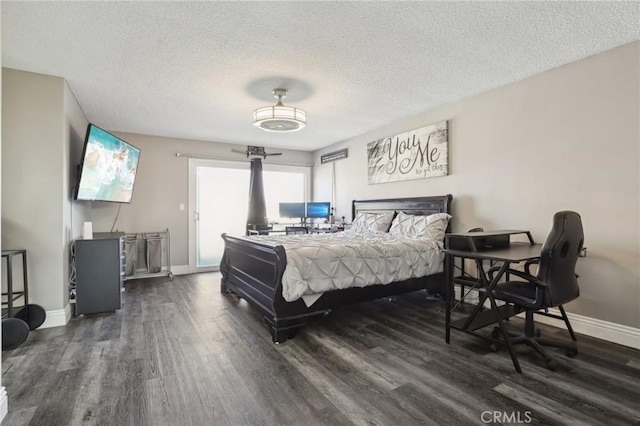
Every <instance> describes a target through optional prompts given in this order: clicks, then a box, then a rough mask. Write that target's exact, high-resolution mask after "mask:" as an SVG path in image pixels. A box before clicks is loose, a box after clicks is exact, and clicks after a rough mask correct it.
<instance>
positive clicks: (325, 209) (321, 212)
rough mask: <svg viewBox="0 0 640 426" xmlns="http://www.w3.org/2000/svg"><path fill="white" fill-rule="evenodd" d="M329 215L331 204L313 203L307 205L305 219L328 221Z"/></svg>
mask: <svg viewBox="0 0 640 426" xmlns="http://www.w3.org/2000/svg"><path fill="white" fill-rule="evenodd" d="M330 215H331V203H329V202H313V203H307V217H308V218H312V219H329V216H330Z"/></svg>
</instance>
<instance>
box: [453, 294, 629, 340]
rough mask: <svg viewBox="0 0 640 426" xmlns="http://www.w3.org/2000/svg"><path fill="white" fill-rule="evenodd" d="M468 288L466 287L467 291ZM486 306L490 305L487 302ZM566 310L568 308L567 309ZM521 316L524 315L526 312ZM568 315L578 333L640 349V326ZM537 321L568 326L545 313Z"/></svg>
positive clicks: (474, 297) (474, 298) (472, 296)
mask: <svg viewBox="0 0 640 426" xmlns="http://www.w3.org/2000/svg"><path fill="white" fill-rule="evenodd" d="M467 290H468V288H466V289H465V292H466V291H467ZM454 294H455V296H454V297H455V298H456V299H459V298H460V286H458V285H456V286H454ZM478 296H479V294H478V291H477V290H476V289H473V290H471V291H470V292H469V294H468V295H467V299H466V300H468V301H469V302H470V303H475V302H477V301H478ZM485 306H486V307H487V308H488V307H489V305H488V304H487V303H486V302H485ZM565 311H566V309H565ZM549 313H551V314H554V315H560V311H559V310H558V309H555V308H554V309H549ZM519 316H521V317H524V314H520V315H519ZM567 317H568V318H569V322H570V323H571V327H572V328H573V331H575V332H576V333H580V334H584V335H587V336H590V337H596V338H598V339H602V340H606V341H608V342H612V343H617V344H619V345H623V346H629V347H630V348H634V349H640V328H634V327H629V326H626V325H622V324H616V323H614V322H609V321H604V320H600V319H597V318H591V317H587V316H584V315H579V314H572V313H570V312H567ZM535 320H536V322H539V323H541V324H547V325H550V326H553V327H558V328H563V329H564V328H566V327H565V324H564V321H562V320H559V319H555V318H550V317H545V316H543V315H536V316H535Z"/></svg>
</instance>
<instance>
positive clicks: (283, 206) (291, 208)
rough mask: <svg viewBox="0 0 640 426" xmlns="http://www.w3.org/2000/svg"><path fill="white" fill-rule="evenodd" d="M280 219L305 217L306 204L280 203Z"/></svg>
mask: <svg viewBox="0 0 640 426" xmlns="http://www.w3.org/2000/svg"><path fill="white" fill-rule="evenodd" d="M279 214H280V217H287V218H298V217H300V218H302V217H304V203H280V213H279Z"/></svg>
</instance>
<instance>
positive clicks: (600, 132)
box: [313, 42, 640, 328]
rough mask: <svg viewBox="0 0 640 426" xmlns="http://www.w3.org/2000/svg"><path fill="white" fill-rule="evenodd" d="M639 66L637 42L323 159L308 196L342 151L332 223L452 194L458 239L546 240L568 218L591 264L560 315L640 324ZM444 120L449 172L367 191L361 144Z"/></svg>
mask: <svg viewBox="0 0 640 426" xmlns="http://www.w3.org/2000/svg"><path fill="white" fill-rule="evenodd" d="M639 64H640V42H634V43H631V44H628V45H625V46H622V47H619V48H617V49H613V50H611V51H608V52H604V53H602V54H599V55H596V56H592V57H589V58H586V59H583V60H580V61H577V62H574V63H571V64H568V65H565V66H562V67H559V68H556V69H554V70H551V71H548V72H545V73H542V74H539V75H537V76H534V77H532V78H529V79H526V80H523V81H521V82H518V83H515V84H511V85H509V86H506V87H503V88H500V89H496V90H493V91H490V92H487V93H484V94H481V95H478V96H475V97H473V98H469V99H466V100H463V101H460V102H457V103H454V104H451V105H447V106H443V107H441V108H437V109H434V110H431V111H428V112H425V113H423V114H419V115H417V116H414V117H410V118H407V119H406V120H403V121H401V122H398V123H394V124H392V125H388V126H386V127H383V128H380V129H378V130H376V131H373V132H370V133H367V134H365V135H362V136H359V137H356V138H353V139H351V140H348V141H345V142H343V143H339V144H336V145H333V146H331V147H328V148H326V149H323V150H321V151H318V152H316V160H315V161H316V167H315V168H314V179H313V181H314V198H316V199H320V198H328V197H329V196H330V194H331V166H330V165H329V164H325V165H320V164H319V157H320V155H321V154H324V153H327V152H331V151H334V150H336V149H341V148H344V147H347V148H348V149H349V158H348V159H346V160H340V161H337V162H336V163H335V166H336V182H337V185H336V187H337V189H336V201H337V210H336V214H337V215H338V216H341V215H345V216H347V217H350V215H351V213H350V211H351V210H350V209H351V206H350V203H351V200H352V199H367V198H392V197H410V196H421V195H437V194H446V193H451V194H453V197H454V198H453V200H454V202H453V214H454V222H453V229H454V230H455V231H464V230H468V229H470V228H473V227H476V226H481V227H484V228H485V229H521V228H526V229H530V230H531V231H532V233H533V235H534V237H535V238H536V239H537V240H538V241H543V240H544V238H545V237H546V235H547V233H548V231H549V229H550V227H551V218H552V216H553V214H554V213H555V212H556V211H559V210H564V209H570V210H575V211H577V212H579V213H580V214H581V215H582V219H583V225H584V229H585V245H586V246H587V248H588V257H586V258H581V259H579V261H578V273H579V274H580V280H579V282H580V288H581V295H580V298H579V299H577V300H575V301H574V302H571V303H570V304H569V305H568V306H567V310H568V311H570V312H573V313H577V314H581V315H585V316H588V317H593V318H598V319H601V320H605V321H610V322H614V323H618V324H623V325H627V326H631V327H636V328H638V327H640V266H639V261H640V177H639V172H638V170H639V165H640V151H639V146H640V106H639V104H640V66H639ZM400 95H401V94H400ZM400 95H399V96H400ZM405 96H410V94H405ZM441 120H449V167H450V169H449V173H450V175H449V176H446V177H439V178H431V179H421V180H413V181H405V182H395V183H387V184H377V185H368V184H367V167H366V165H367V153H366V147H367V143H369V142H371V141H374V140H377V139H379V138H381V137H384V136H391V135H394V134H396V133H401V132H404V131H407V130H410V129H415V128H419V127H422V126H425V125H427V124H431V123H435V122H438V121H441Z"/></svg>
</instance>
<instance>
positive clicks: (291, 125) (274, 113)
mask: <svg viewBox="0 0 640 426" xmlns="http://www.w3.org/2000/svg"><path fill="white" fill-rule="evenodd" d="M273 95H274V96H275V97H276V98H277V99H278V103H277V104H275V105H274V106H269V107H262V108H258V109H257V110H255V111H253V125H254V126H256V127H258V128H260V129H262V130H265V131H267V132H295V131H297V130H300V129H302V128H303V127H304V126H306V125H307V114H306V113H305V112H304V111H303V110H301V109H300V108H294V107H290V106H285V105H282V99H284V98H285V97H286V96H287V89H273Z"/></svg>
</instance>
